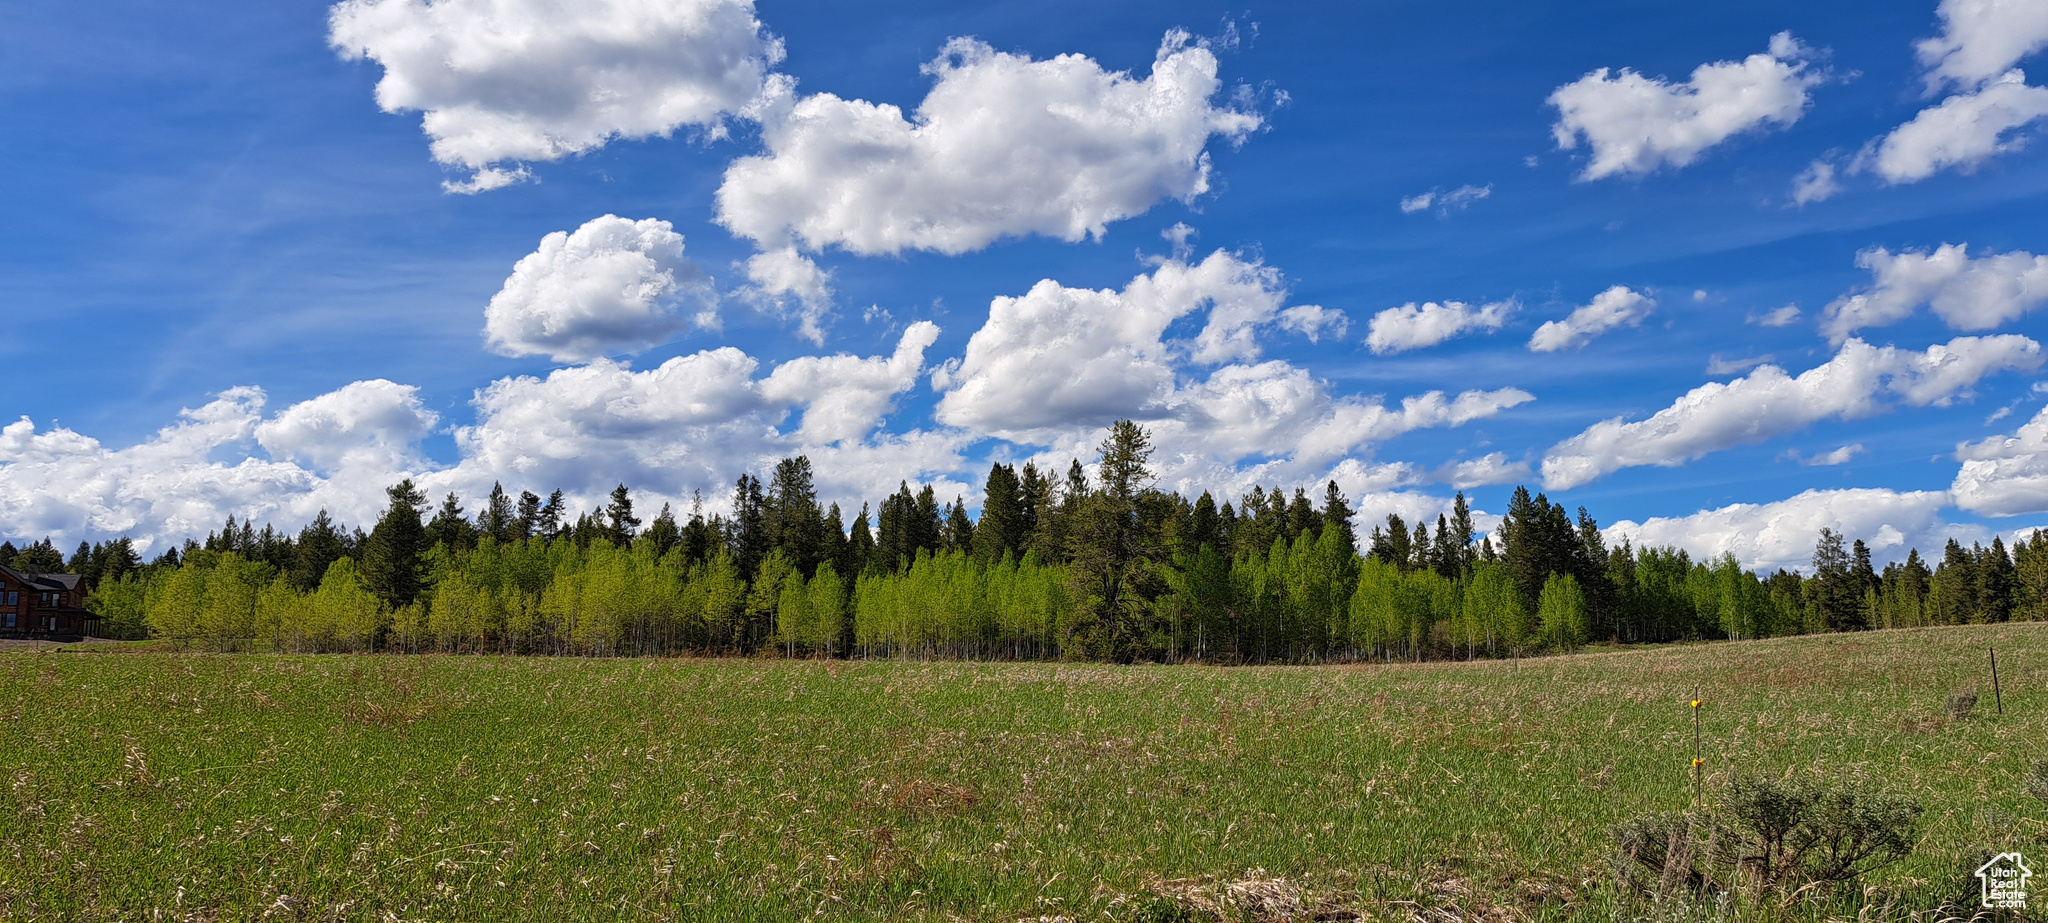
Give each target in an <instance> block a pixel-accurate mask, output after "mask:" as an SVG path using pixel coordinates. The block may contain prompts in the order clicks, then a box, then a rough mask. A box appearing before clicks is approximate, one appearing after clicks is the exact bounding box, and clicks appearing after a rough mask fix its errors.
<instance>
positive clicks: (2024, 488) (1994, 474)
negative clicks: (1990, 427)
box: [1949, 410, 2048, 516]
mask: <svg viewBox="0 0 2048 923" xmlns="http://www.w3.org/2000/svg"><path fill="white" fill-rule="evenodd" d="M1956 458H1957V459H1958V460H1960V461H1961V462H1962V463H1963V465H1962V468H1961V469H1960V470H1958V471H1957V472H1956V479H1955V483H1954V484H1953V485H1951V486H1950V488H1949V491H1950V493H1953V494H1954V495H1955V502H1956V506H1958V507H1961V508H1963V509H1966V510H1969V511H1970V512H1972V513H1980V514H1983V515H1986V516H2017V515H2019V514H2021V513H2048V410H2042V411H2041V412H2040V413H2038V414H2035V415H2034V418H2033V419H2032V420H2029V421H2027V423H2026V424H2024V425H2022V426H2021V427H2020V428H2019V430H2018V431H2017V432H2015V433H2013V434H2012V435H2011V436H1994V437H1992V438H1990V439H1986V440H1984V441H1982V442H1977V443H1971V444H1967V445H1961V446H1958V447H1956Z"/></svg>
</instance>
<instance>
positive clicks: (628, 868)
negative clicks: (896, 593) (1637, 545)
mask: <svg viewBox="0 0 2048 923" xmlns="http://www.w3.org/2000/svg"><path fill="white" fill-rule="evenodd" d="M1989 644H1996V645H1997V646H1998V647H1999V650H2000V661H1999V662H2000V668H2001V673H2002V676H2003V678H2004V687H2005V716H2004V718H2003V719H2000V718H1998V717H1996V716H1995V715H1993V714H1992V711H1993V704H1992V701H1991V695H1990V691H1991V690H1990V685H1989V678H1988V672H1987V671H1986V669H1985V662H1984V661H1985V652H1984V649H1985V647H1986V646H1987V645H1989ZM1696 686H1697V687H1698V688H1699V689H1700V690H1701V692H1702V693H1703V695H1704V697H1705V700H1706V706H1705V709H1704V711H1703V715H1704V720H1705V740H1706V756H1707V770H1708V787H1709V791H1710V792H1711V791H1712V789H1713V787H1714V785H1715V784H1716V782H1717V781H1718V780H1724V779H1725V778H1727V777H1728V776H1729V775H1730V774H1731V773H1774V774H1782V773H1787V772H1819V773H1824V774H1826V775H1829V776H1833V777H1853V778H1856V779H1860V780H1864V781H1866V782H1867V783H1868V784H1870V785H1873V786H1877V787H1881V788H1885V789H1888V790H1891V791H1896V792H1903V793H1909V794H1912V795H1914V796H1915V797H1918V798H1919V799H1921V801H1922V803H1923V804H1924V805H1925V806H1926V808H1927V814H1926V816H1925V818H1924V820H1923V821H1922V825H1921V831H1922V842H1921V845H1920V847H1919V848H1918V850H1917V851H1916V853H1915V855H1914V856H1913V858H1912V859H1910V860H1908V861H1907V862H1905V863H1902V864H1900V865H1897V866H1894V867H1892V868H1889V869H1887V870H1885V871H1883V872H1881V873H1879V874H1877V875H1874V876H1871V878H1870V879H1869V880H1867V881H1865V882H1864V883H1863V884H1864V885H1867V886H1871V889H1870V890H1868V891H1867V892H1866V891H1863V890H1861V889H1850V890H1849V891H1845V892H1839V893H1836V894H1834V895H1832V896H1830V897H1829V898H1827V899H1826V900H1825V901H1822V902H1819V903H1813V902H1800V903H1796V904H1793V905H1791V906H1789V907H1787V908H1777V907H1775V906H1765V907H1758V908H1752V909H1751V910H1749V911H1746V912H1745V915H1746V916H1751V917H1754V918H1759V919H1773V918H1779V917H1784V918H1790V919H1815V920H1821V919H1830V918H1845V919H1854V918H1855V917H1856V914H1857V910H1858V906H1857V905H1858V904H1859V903H1861V902H1865V901H1874V902H1878V903H1879V904H1882V903H1883V902H1885V901H1890V902H1891V903H1890V908H1891V909H1890V910H1888V911H1884V913H1890V914H1894V915H1895V916H1903V915H1904V914H1905V912H1906V911H1909V910H1923V909H1928V908H1931V907H1932V906H1933V904H1934V903H1936V902H1938V901H1939V899H1940V898H1941V897H1942V896H1944V895H1945V894H1946V893H1948V892H1950V891H1954V890H1957V889H1960V888H1961V887H1962V886H1963V883H1964V882H1971V883H1972V887H1974V884H1973V880H1971V879H1969V878H1968V872H1969V871H1970V870H1971V869H1973V868H1974V867H1975V860H1977V859H1978V858H1980V857H1979V851H1981V850H1992V849H1997V850H2003V849H2010V848H2022V849H2024V848H2027V847H2029V846H2035V847H2036V848H2039V849H2041V851H2042V855H2043V857H2044V858H2048V847H2041V846H2039V845H2038V844H2040V843H2042V842H2043V840H2044V839H2048V837H2044V831H2048V828H2044V822H2043V821H2044V818H2048V805H2044V804H2041V803H2039V802H2035V801H2033V800H2032V799H2031V798H2029V797H2028V796H2026V795H2025V794H2023V792H2022V789H2021V779H2022V778H2023V775H2024V772H2025V770H2026V768H2027V766H2028V764H2029V763H2030V762H2031V761H2032V760H2034V759H2036V758H2040V757H2043V756H2048V746H2044V742H2048V736H2044V733H2043V732H2044V731H2048V723H2044V721H2043V716H2044V714H2048V626H2037V625H2011V626H1997V627H1980V628H1958V629H1931V630H1920V631H1903V632H1879V633H1869V634H1859V635H1836V636H1822V637H1813V638H1798V639H1784V640H1775V641H1763V642H1749V643H1739V644H1713V645H1697V646H1687V647H1675V648H1665V649H1658V650H1642V651H1625V652H1618V653H1596V654H1586V655H1580V656H1574V657H1554V658H1543V659H1535V660H1524V661H1522V662H1521V663H1520V664H1519V666H1518V665H1516V664H1513V663H1509V662H1487V663H1476V664H1425V665H1390V666H1382V665H1372V666H1356V667H1271V668H1215V667H1199V666H1143V667H1117V666H1100V665H1053V664H973V663H932V664H915V663H880V662H865V663H864V662H781V661H738V660H572V659H543V658H528V659H499V658H492V657H411V658H408V657H398V656H362V657H347V656H314V657H286V656H266V655H217V654H178V653H169V652H162V651H154V650H143V651H129V650H120V649H111V650H110V649H104V648H103V649H100V650H97V651H77V652H63V653H42V654H36V653H31V652H19V651H18V652H12V653H7V654H0V717H4V720H0V793H4V794H0V919H8V920H137V919H159V918H161V919H200V920H254V919H259V918H269V919H287V920H291V919H306V920H314V919H319V920H326V919H338V920H389V919H393V918H396V919H402V920H514V919H524V920H614V919H650V920H652V919H689V920H777V919H803V918H811V917H819V918H826V919H848V920H869V919H885V920H948V919H956V918H961V919H971V920H1001V921H1014V920H1019V919H1032V920H1036V919H1038V918H1039V917H1041V916H1046V917H1053V916H1067V917H1070V918H1073V919H1076V920H1099V919H1117V920H1131V919H1140V918H1144V916H1146V915H1147V914H1151V915H1153V916H1155V917H1156V916H1157V915H1158V911H1159V910H1160V908H1161V907H1163V906H1165V905H1163V904H1161V903H1159V902H1158V901H1157V900H1156V899H1154V898H1149V897H1144V895H1145V893H1146V891H1147V889H1148V888H1151V887H1154V886H1157V885H1158V884H1159V883H1160V882H1161V881H1162V880H1168V879H1181V878H1189V877H1196V876H1218V877H1219V878H1221V879H1226V880H1227V879H1238V878H1244V877H1247V876H1252V875H1253V874H1254V871H1255V870H1264V871H1263V872H1262V873H1258V874H1259V875H1260V877H1267V878H1274V877H1280V878H1286V879H1289V880H1290V881H1291V882H1293V883H1295V884H1297V885H1299V886H1300V887H1302V888H1304V889H1306V890H1307V891H1308V892H1309V893H1311V894H1322V895H1329V896H1331V897H1332V898H1333V899H1338V900H1341V901H1343V902H1345V903H1346V904H1347V905H1349V906H1354V907H1357V908H1360V909H1362V910H1365V911H1367V912H1369V913H1372V914H1375V915H1384V916H1388V917H1390V918H1399V917H1401V915H1402V914H1405V913H1411V912H1414V911H1417V910H1424V911H1426V910H1429V909H1431V908H1436V909H1439V910H1444V911H1445V912H1448V913H1453V914H1454V916H1465V917H1470V916H1475V915H1477V914H1479V913H1481V912H1482V911H1484V910H1485V909H1486V908H1493V911H1492V912H1495V913H1500V914H1507V915H1509V917H1512V916H1526V917H1530V918H1545V919H1611V918H1624V919H1625V918H1633V917H1634V915H1636V914H1637V913H1639V912H1641V908H1640V907H1631V906H1629V905H1626V904H1625V903H1624V902H1623V901H1622V898H1621V896H1620V895H1619V894H1618V893H1617V892H1616V889H1615V886H1614V885H1612V884H1611V878H1612V876H1611V873H1610V872H1609V871H1608V868H1609V866H1608V861H1609V859H1608V857H1609V855H1610V853H1611V850H1612V846H1611V843H1610V840H1609V839H1608V834H1607V829H1608V827H1609V826H1610V825H1612V824H1614V823H1615V822H1618V821H1620V820H1623V819H1625V818H1627V817H1630V816H1633V815H1636V814H1639V813H1642V812H1646V811H1654V810H1676V809H1679V808H1682V807H1684V806H1685V805H1686V804H1687V803H1688V802H1689V801H1690V799H1691V797H1692V784H1691V781H1690V776H1689V773H1690V762H1691V757H1692V726H1691V722H1690V715H1689V714H1688V709H1687V708H1686V707H1685V703H1686V700H1688V699H1690V698H1692V695H1693V690H1694V688H1695V687H1696ZM1973 687H1974V688H1977V689H1978V690H1979V691H1980V692H1982V693H1984V695H1983V702H1982V704H1981V705H1980V706H1979V707H1978V710H1977V713H1976V714H1975V715H1974V716H1973V717H1970V718H1966V719H1963V720H1960V721H1951V720H1948V719H1947V718H1945V717H1944V716H1943V715H1942V712H1941V708H1942V703H1943V700H1944V699H1945V698H1946V697H1947V695H1948V694H1949V693H1951V692H1953V691H1956V690H1958V689H1963V688H1973ZM1168 890H1171V888H1168ZM1398 900H1411V901H1416V902H1418V903H1416V904H1412V905H1411V904H1396V903H1388V902H1390V901H1398ZM1141 911H1142V912H1141ZM1866 912H1870V913H1878V912H1879V911H1876V910H1867V911H1866ZM159 913H160V914H161V917H159V916H157V914H159ZM1880 916H1882V914H1881V915H1880ZM1509 917H1502V918H1509Z"/></svg>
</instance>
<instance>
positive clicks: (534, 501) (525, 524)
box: [499, 490, 541, 544]
mask: <svg viewBox="0 0 2048 923" xmlns="http://www.w3.org/2000/svg"><path fill="white" fill-rule="evenodd" d="M540 511H541V506H540V495H539V494H536V493H534V492H533V491H530V490H522V491H520V492H519V506H518V508H517V512H515V513H514V514H513V516H512V527H511V537H512V538H517V539H521V540H524V539H530V538H532V537H533V536H534V534H535V533H536V532H538V531H539V530H540V528H541V514H540ZM505 543H506V540H505V539H500V540H499V544H505Z"/></svg>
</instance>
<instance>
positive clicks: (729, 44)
mask: <svg viewBox="0 0 2048 923" xmlns="http://www.w3.org/2000/svg"><path fill="white" fill-rule="evenodd" d="M328 28H329V32H328V41H329V42H330V43H331V44H332V45H333V47H334V49H335V50H336V51H337V52H339V53H340V54H341V56H342V57H343V58H345V59H348V60H358V59H364V58H367V59H370V60H373V61H376V62H377V63H379V64H382V65H383V67H384V76H383V78H382V79H380V80H379V81H378V82H377V105H378V106H380V107H382V108H383V110H384V111H386V112H391V113H398V112H410V111H419V112H423V113H424V116H423V117H422V119H421V127H422V128H423V129H424V130H425V131H426V134H427V137H428V138H429V139H431V145H430V150H431V151H432V153H433V156H434V159H435V160H436V161H438V162H440V163H442V164H444V165H447V166H450V167H456V168H460V169H464V170H467V171H469V172H470V173H471V174H472V176H471V178H470V179H468V180H467V181H464V182H460V183H448V184H446V187H447V188H448V189H449V190H450V191H454V192H480V191H484V190H488V189H493V188H497V187H500V186H504V185H508V184H510V183H514V182H518V181H519V180H521V179H524V178H526V177H527V175H528V173H527V171H526V169H525V168H524V167H522V166H519V164H521V163H522V162H529V161H551V160H559V159H561V158H563V157H568V156H571V155H574V154H581V153H584V152H586V151H591V150H595V149H597V148H599V147H602V146H604V145H605V144H606V143H608V142H610V141H611V140H613V139H615V138H647V137H655V136H662V137H665V136H667V135H669V134H670V133H672V132H673V131H675V130H676V129H677V128H680V127H683V126H696V127H699V128H701V129H704V130H705V131H707V132H708V133H710V134H712V135H718V134H721V133H722V132H723V126H724V119H725V116H726V115H727V114H728V113H736V112H739V111H741V110H742V109H743V108H745V107H746V106H747V105H748V104H749V103H750V102H752V101H753V100H754V99H755V97H756V96H758V95H759V94H760V92H761V88H762V84H763V81H764V79H765V78H766V77H767V74H768V70H769V69H770V68H771V67H773V66H774V65H775V64H776V62H778V61H779V60H781V58H782V46H781V43H780V42H779V41H778V40H776V39H774V38H773V37H771V36H769V35H768V34H767V33H766V32H764V31H763V30H762V27H761V23H760V22H759V21H758V20H757V19H756V18H755V16H754V4H753V2H752V0H583V2H578V3H558V2H553V0H343V2H341V3H338V4H335V6H334V8H333V9H332V10H331V11H330V13H329V18H328Z"/></svg>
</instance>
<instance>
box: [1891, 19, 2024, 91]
mask: <svg viewBox="0 0 2048 923" xmlns="http://www.w3.org/2000/svg"><path fill="white" fill-rule="evenodd" d="M1935 12H1936V13H1938V14H1939V15H1940V16H1941V34H1940V35H1937V36H1935V37H1933V38H1929V39H1923V40H1922V41H1921V42H1920V43H1919V44H1918V45H1916V46H1914V50H1915V51H1917V52H1918V53H1919V56H1920V63H1921V65H1923V66H1925V67H1926V68H1927V84H1928V86H1929V88H1933V87H1937V86H1939V85H1941V84H1942V83H1943V82H1952V83H1955V84H1958V85H1960V86H1964V87H1974V86H1977V85H1980V84H1982V83H1984V82H1985V81H1988V80H1991V79H1992V78H1994V77H1997V76H1998V75H2000V74H2003V73H2005V72H2006V69H2007V68H2010V67H2012V66H2013V65H2014V64H2017V63H2019V60H2020V59H2021V58H2024V57H2026V56H2028V55H2030V54H2033V53H2034V52H2036V51H2040V50H2041V48H2042V47H2043V46H2044V45H2048V3H2042V2H2040V0H1941V5H1940V6H1939V7H1937V8H1936V10H1935Z"/></svg>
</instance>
